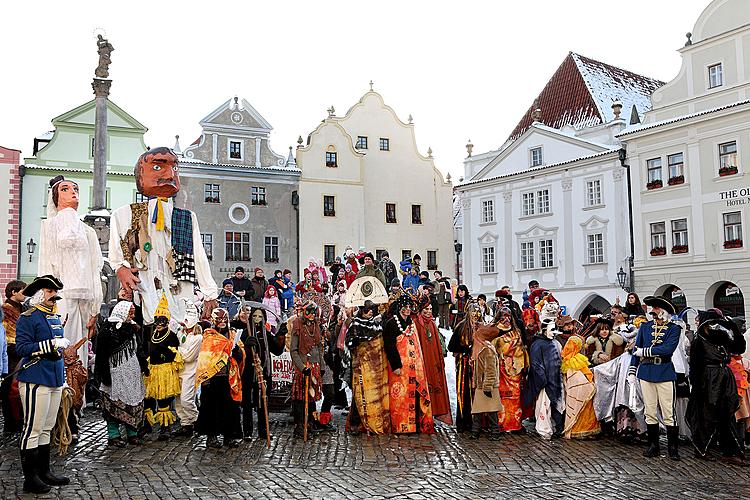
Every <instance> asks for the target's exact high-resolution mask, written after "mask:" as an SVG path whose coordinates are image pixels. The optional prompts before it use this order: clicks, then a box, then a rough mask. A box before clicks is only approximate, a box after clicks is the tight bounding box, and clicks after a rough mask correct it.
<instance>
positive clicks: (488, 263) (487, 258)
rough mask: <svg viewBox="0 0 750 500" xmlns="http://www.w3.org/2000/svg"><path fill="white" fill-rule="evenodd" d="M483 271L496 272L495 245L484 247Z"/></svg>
mask: <svg viewBox="0 0 750 500" xmlns="http://www.w3.org/2000/svg"><path fill="white" fill-rule="evenodd" d="M482 272H483V273H494V272H495V247H484V248H482Z"/></svg>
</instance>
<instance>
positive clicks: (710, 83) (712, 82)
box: [706, 61, 724, 90]
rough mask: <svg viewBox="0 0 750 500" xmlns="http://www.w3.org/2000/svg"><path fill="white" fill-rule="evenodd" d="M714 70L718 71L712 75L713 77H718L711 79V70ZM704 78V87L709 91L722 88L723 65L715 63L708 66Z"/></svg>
mask: <svg viewBox="0 0 750 500" xmlns="http://www.w3.org/2000/svg"><path fill="white" fill-rule="evenodd" d="M714 68H718V71H717V72H715V73H714V75H718V77H717V76H713V78H712V75H711V70H712V69H714ZM706 78H707V82H706V87H707V88H708V89H709V90H711V89H715V88H718V87H723V86H724V63H723V62H721V61H720V62H716V63H713V64H709V65H708V67H707V68H706Z"/></svg>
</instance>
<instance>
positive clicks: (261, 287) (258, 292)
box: [245, 276, 268, 302]
mask: <svg viewBox="0 0 750 500" xmlns="http://www.w3.org/2000/svg"><path fill="white" fill-rule="evenodd" d="M266 288H268V280H266V278H258V277H257V276H254V277H253V279H251V280H250V290H251V291H250V292H248V293H247V294H245V300H254V301H256V302H260V301H261V300H263V296H264V295H265V294H266ZM248 295H249V297H248Z"/></svg>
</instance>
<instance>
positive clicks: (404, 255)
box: [401, 249, 411, 260]
mask: <svg viewBox="0 0 750 500" xmlns="http://www.w3.org/2000/svg"><path fill="white" fill-rule="evenodd" d="M409 259H411V250H408V249H406V250H401V260H409Z"/></svg>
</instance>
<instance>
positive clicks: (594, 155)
mask: <svg viewBox="0 0 750 500" xmlns="http://www.w3.org/2000/svg"><path fill="white" fill-rule="evenodd" d="M619 150H620V148H611V149H608V150H607V151H602V152H599V153H594V154H590V155H586V156H579V157H578V158H573V159H571V160H565V161H561V162H557V163H550V164H549V165H542V166H539V167H533V168H527V169H526V170H520V171H517V172H510V173H507V174H502V175H495V176H493V177H487V178H484V179H477V180H475V181H466V182H462V183H461V184H458V185H457V186H456V188H461V187H464V186H471V185H473V184H480V183H482V182H489V181H494V180H497V179H505V178H507V177H513V176H515V175H521V174H528V173H532V174H533V173H536V172H539V171H540V170H546V169H548V168H552V167H559V166H561V165H569V164H571V163H575V162H577V161H581V160H590V159H592V158H597V157H599V156H607V155H609V154H612V153H616V152H618V151H619Z"/></svg>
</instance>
